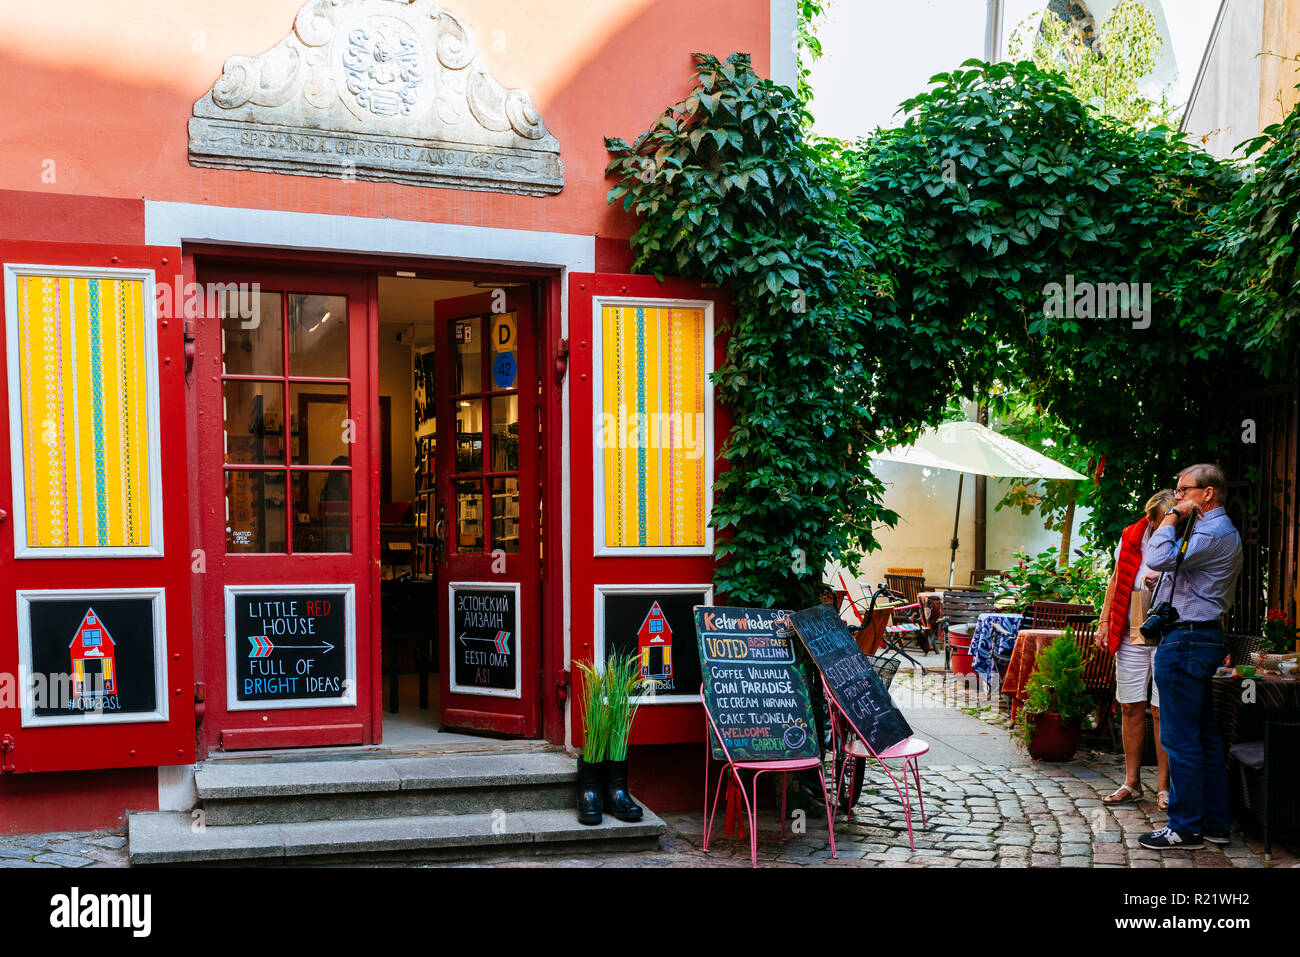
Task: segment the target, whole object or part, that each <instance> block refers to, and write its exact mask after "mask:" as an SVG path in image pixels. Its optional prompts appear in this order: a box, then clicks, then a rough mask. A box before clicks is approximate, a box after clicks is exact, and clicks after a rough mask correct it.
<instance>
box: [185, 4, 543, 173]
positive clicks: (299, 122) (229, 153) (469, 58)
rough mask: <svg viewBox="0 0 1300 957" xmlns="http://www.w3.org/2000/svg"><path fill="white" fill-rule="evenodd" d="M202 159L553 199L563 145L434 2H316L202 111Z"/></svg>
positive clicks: (195, 153) (227, 76) (221, 83)
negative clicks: (499, 78) (491, 70)
mask: <svg viewBox="0 0 1300 957" xmlns="http://www.w3.org/2000/svg"><path fill="white" fill-rule="evenodd" d="M189 132H190V147H189V155H190V163H191V164H193V165H194V166H212V167H219V168H223V169H256V170H264V171H267V172H277V173H297V174H303V175H309V176H333V177H340V178H343V179H371V180H388V181H393V182H401V183H415V184H422V185H430V186H449V187H455V188H458V189H487V190H498V191H502V192H512V193H523V194H527V195H532V196H544V195H549V194H552V193H557V192H559V191H560V190H561V189H562V188H563V186H564V166H563V164H562V163H561V162H560V146H559V143H558V142H557V141H556V139H555V137H554V136H552V135H551V134H550V132H548V131H547V129H546V124H545V123H544V122H543V121H542V117H541V115H540V114H539V113H538V112H537V109H536V108H535V107H534V106H533V102H532V98H531V97H530V96H529V95H528V94H527V93H526V92H524V91H523V90H507V89H506V88H505V87H504V86H502V85H501V84H500V83H499V82H497V80H496V79H495V78H493V77H492V75H491V74H490V73H489V72H488V71H487V68H486V67H485V66H484V65H483V63H482V62H481V61H480V60H479V58H478V55H477V52H476V50H475V47H474V41H473V38H471V37H470V35H469V33H468V32H467V31H466V30H465V28H464V26H463V25H462V24H461V23H460V21H459V20H457V19H456V18H455V17H454V16H453V15H452V14H451V13H449V12H447V11H446V10H443V9H441V8H439V7H438V6H437V5H436V4H434V3H432V2H430V0H311V2H309V3H307V5H306V6H304V7H303V8H302V9H301V10H299V11H298V16H297V17H296V19H295V20H294V24H293V32H292V33H290V34H289V35H288V36H286V37H285V38H284V39H283V40H281V41H280V42H279V43H278V44H276V46H274V47H272V48H271V49H270V50H267V51H266V52H265V53H262V54H260V55H259V56H255V57H246V56H232V57H230V58H229V59H228V60H227V61H226V64H225V68H224V70H223V71H222V73H221V76H220V77H218V79H217V81H216V83H214V84H213V85H212V89H211V90H209V91H208V93H207V94H205V95H204V96H203V97H202V98H201V99H200V100H199V101H198V102H197V103H195V104H194V115H193V117H191V119H190V129H189Z"/></svg>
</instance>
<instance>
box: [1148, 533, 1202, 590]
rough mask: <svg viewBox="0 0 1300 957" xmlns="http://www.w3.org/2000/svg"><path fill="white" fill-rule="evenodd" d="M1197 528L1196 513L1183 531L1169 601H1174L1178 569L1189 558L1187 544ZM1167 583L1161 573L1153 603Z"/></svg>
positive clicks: (1175, 561)
mask: <svg viewBox="0 0 1300 957" xmlns="http://www.w3.org/2000/svg"><path fill="white" fill-rule="evenodd" d="M1195 527H1196V513H1195V512H1192V514H1191V515H1189V516H1187V528H1185V529H1183V537H1182V539H1181V540H1180V541H1179V543H1178V554H1177V555H1176V556H1174V577H1173V579H1172V581H1171V582H1170V584H1169V601H1170V602H1172V601H1173V600H1174V589H1175V588H1177V587H1178V569H1180V568H1182V567H1183V559H1184V558H1185V557H1186V556H1187V544H1188V542H1190V541H1191V540H1192V529H1193V528H1195ZM1164 583H1165V573H1164V572H1161V573H1160V580H1159V581H1158V582H1156V587H1155V588H1153V589H1152V590H1151V601H1152V603H1154V602H1155V600H1156V595H1158V594H1159V592H1160V586H1161V585H1163V584H1164Z"/></svg>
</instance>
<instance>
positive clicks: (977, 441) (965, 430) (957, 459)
mask: <svg viewBox="0 0 1300 957" xmlns="http://www.w3.org/2000/svg"><path fill="white" fill-rule="evenodd" d="M872 458H873V459H876V460H878V461H886V462H902V463H904V464H906V465H919V466H922V467H923V468H929V469H947V470H949V471H952V472H957V473H958V475H957V513H956V515H954V516H953V520H952V542H951V548H952V555H951V557H950V559H949V561H948V584H949V585H950V586H951V585H952V583H953V575H954V573H955V571H956V568H957V544H958V543H957V528H958V525H959V523H960V521H961V487H962V481H963V480H964V479H965V477H966V473H967V472H970V473H971V474H973V475H991V476H993V477H994V478H1041V479H1073V480H1075V481H1083V480H1084V479H1086V478H1087V476H1086V475H1080V474H1079V473H1078V472H1076V471H1075V470H1074V469H1072V468H1069V467H1068V466H1065V465H1062V464H1061V463H1060V462H1054V461H1052V460H1051V459H1049V458H1048V457H1047V456H1046V455H1041V454H1040V453H1038V452H1035V451H1034V450H1033V449H1031V448H1028V447H1026V446H1024V445H1021V444H1020V443H1019V442H1017V441H1015V440H1014V439H1009V438H1007V437H1006V436H1005V435H1002V434H1001V433H999V432H994V431H993V430H992V429H990V428H989V427H988V426H985V425H980V424H979V423H978V422H945V423H943V425H940V426H939V427H938V428H934V429H926V430H925V432H923V433H922V434H921V437H920V438H919V439H917V440H916V442H915V443H914V444H912V445H906V446H904V445H896V446H894V447H893V448H888V449H885V450H884V451H883V452H878V453H876V454H875V455H873V456H872Z"/></svg>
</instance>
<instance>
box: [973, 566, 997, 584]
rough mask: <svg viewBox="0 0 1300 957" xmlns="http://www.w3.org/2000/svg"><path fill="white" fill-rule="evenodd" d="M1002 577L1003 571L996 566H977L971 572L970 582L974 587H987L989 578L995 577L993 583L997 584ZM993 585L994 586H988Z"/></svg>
mask: <svg viewBox="0 0 1300 957" xmlns="http://www.w3.org/2000/svg"><path fill="white" fill-rule="evenodd" d="M1001 577H1002V572H1001V571H1000V570H999V569H996V568H975V569H972V570H971V573H970V583H971V585H972V586H973V587H977V588H978V587H985V583H986V582H988V580H989V579H993V582H992V585H997V583H998V582H997V580H998V579H999V578H1001ZM987 587H992V586H987Z"/></svg>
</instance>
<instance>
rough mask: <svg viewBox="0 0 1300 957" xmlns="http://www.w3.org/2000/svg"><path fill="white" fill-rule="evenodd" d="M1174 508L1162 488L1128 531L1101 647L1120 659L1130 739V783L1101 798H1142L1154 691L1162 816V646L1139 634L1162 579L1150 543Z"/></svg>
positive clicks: (1165, 793) (1101, 623) (1165, 783)
mask: <svg viewBox="0 0 1300 957" xmlns="http://www.w3.org/2000/svg"><path fill="white" fill-rule="evenodd" d="M1173 505H1174V493H1173V492H1172V491H1171V490H1170V489H1162V490H1161V491H1159V492H1157V493H1156V494H1155V495H1152V496H1151V498H1150V499H1148V500H1147V504H1146V516H1145V517H1144V518H1140V519H1138V520H1137V521H1136V522H1134V523H1133V524H1132V525H1130V526H1129V527H1128V528H1126V529H1124V534H1123V535H1122V536H1121V537H1120V543H1119V548H1117V549H1116V550H1115V572H1114V574H1112V575H1111V576H1110V584H1109V585H1108V586H1107V588H1106V600H1105V602H1104V603H1103V604H1102V608H1101V616H1100V619H1099V620H1098V622H1097V647H1098V648H1099V649H1103V650H1107V651H1109V652H1110V653H1111V654H1113V655H1114V656H1115V700H1116V701H1117V702H1119V707H1120V722H1121V730H1122V734H1123V738H1124V783H1123V784H1121V785H1120V786H1119V788H1118V789H1117V790H1116V791H1115V793H1114V794H1111V795H1108V796H1107V797H1104V798H1102V799H1101V801H1102V803H1103V804H1106V805H1116V804H1130V803H1132V802H1134V801H1137V800H1138V799H1139V798H1140V797H1142V777H1141V774H1142V736H1143V731H1144V725H1145V717H1146V708H1147V699H1148V688H1149V689H1150V695H1149V697H1150V701H1151V721H1152V723H1153V724H1154V725H1155V739H1156V803H1157V805H1158V806H1159V808H1160V810H1162V811H1163V810H1166V809H1167V808H1168V807H1169V758H1168V756H1167V755H1166V754H1165V749H1164V748H1162V747H1161V746H1160V692H1159V690H1158V689H1157V688H1156V685H1155V668H1154V664H1153V662H1154V658H1155V650H1156V646H1155V645H1147V644H1145V639H1143V637H1142V633H1141V632H1140V631H1139V630H1138V629H1139V627H1140V626H1141V624H1142V621H1143V619H1144V618H1146V613H1147V608H1148V607H1150V605H1151V594H1152V588H1153V586H1154V585H1155V583H1156V582H1157V581H1158V580H1159V577H1160V576H1158V575H1156V574H1155V573H1153V572H1151V571H1150V570H1149V569H1148V568H1147V567H1146V562H1145V561H1144V555H1145V552H1146V546H1147V541H1148V540H1149V539H1150V538H1151V533H1152V531H1153V530H1154V529H1155V527H1156V526H1157V525H1159V524H1160V520H1161V517H1162V516H1163V515H1164V513H1165V512H1166V511H1167V510H1168V509H1170V508H1172V507H1173Z"/></svg>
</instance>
